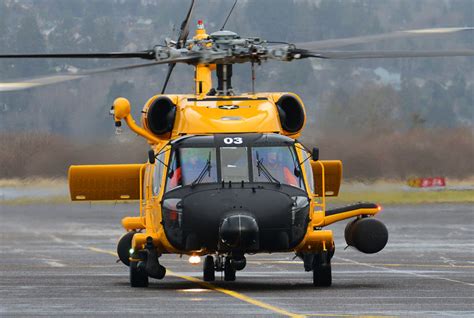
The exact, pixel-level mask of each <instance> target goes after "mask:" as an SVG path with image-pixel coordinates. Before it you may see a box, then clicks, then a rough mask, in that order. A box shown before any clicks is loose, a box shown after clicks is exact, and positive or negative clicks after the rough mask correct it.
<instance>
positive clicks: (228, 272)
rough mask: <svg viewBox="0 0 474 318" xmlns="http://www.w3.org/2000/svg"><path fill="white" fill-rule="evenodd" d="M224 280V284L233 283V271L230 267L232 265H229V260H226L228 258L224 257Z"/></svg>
mask: <svg viewBox="0 0 474 318" xmlns="http://www.w3.org/2000/svg"><path fill="white" fill-rule="evenodd" d="M224 280H225V281H226V282H233V281H235V269H234V268H233V267H232V265H231V263H230V258H228V257H226V259H225V265H224Z"/></svg>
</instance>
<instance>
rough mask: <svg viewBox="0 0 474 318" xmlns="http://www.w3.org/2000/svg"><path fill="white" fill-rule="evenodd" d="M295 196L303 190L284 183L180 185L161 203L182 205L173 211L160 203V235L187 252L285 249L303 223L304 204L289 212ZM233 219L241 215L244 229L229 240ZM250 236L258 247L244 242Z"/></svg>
mask: <svg viewBox="0 0 474 318" xmlns="http://www.w3.org/2000/svg"><path fill="white" fill-rule="evenodd" d="M296 196H300V197H307V195H306V192H305V191H303V190H301V189H299V188H296V187H292V186H287V185H284V184H282V185H276V184H269V183H245V184H235V185H232V186H229V185H227V184H226V185H224V186H223V185H217V184H198V185H196V186H195V187H189V186H185V187H180V188H177V189H175V190H172V191H170V192H168V193H166V194H165V196H164V198H163V202H165V201H166V200H168V199H180V203H181V204H180V206H181V207H182V208H181V211H178V212H176V211H173V210H172V209H171V210H170V209H167V208H166V207H165V204H163V224H164V228H165V234H166V236H167V238H168V240H169V241H170V243H171V244H172V245H173V246H174V247H176V248H177V249H180V250H187V249H186V247H188V250H189V249H192V250H194V249H198V247H199V248H206V249H208V250H210V251H219V252H228V251H232V250H235V249H239V250H240V249H241V248H242V252H251V251H255V249H258V251H270V252H271V251H279V250H287V249H289V248H293V247H295V246H296V245H297V244H298V243H300V242H301V240H302V239H303V237H304V234H305V232H306V228H307V225H308V222H309V207H308V206H306V207H304V208H302V209H300V210H297V211H295V210H294V199H293V198H294V197H296ZM176 214H178V215H176ZM237 215H241V217H240V221H241V222H242V220H245V221H243V222H245V227H246V229H245V230H244V232H245V233H246V234H244V235H243V236H240V241H239V239H238V238H236V237H235V235H236V233H235V229H236V227H235V225H234V224H235V222H237V221H238V220H239V218H237V217H235V216H237ZM226 219H227V221H226ZM224 223H226V224H225V225H224ZM237 228H238V227H237ZM256 233H257V234H256ZM255 235H256V236H257V240H256V241H257V242H258V246H257V245H255V244H250V242H251V241H253V240H254V237H255ZM222 239H225V240H226V242H223V241H222ZM224 243H225V244H224ZM243 243H244V244H243ZM236 244H237V245H236ZM242 244H243V245H242ZM232 246H233V247H232ZM191 247H192V248H191ZM237 247H238V248H237Z"/></svg>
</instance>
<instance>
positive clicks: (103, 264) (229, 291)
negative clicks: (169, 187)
mask: <svg viewBox="0 0 474 318" xmlns="http://www.w3.org/2000/svg"><path fill="white" fill-rule="evenodd" d="M136 211H137V206H136V205H132V204H120V205H115V206H114V205H102V204H92V205H90V204H88V203H77V204H70V205H35V206H33V205H31V206H26V205H16V206H9V205H0V252H1V255H0V256H1V257H0V317H10V316H21V317H24V316H35V317H37V316H48V317H50V316H104V317H110V316H116V317H118V316H151V315H153V316H163V317H213V316H226V317H227V316H235V317H238V316H260V315H266V316H285V315H286V316H293V317H297V316H308V317H311V316H313V317H314V316H317V317H352V316H402V317H407V316H409V317H432V316H440V317H446V316H466V317H473V316H474V205H463V204H436V205H417V206H409V205H407V206H386V207H385V208H384V211H383V212H382V213H381V215H380V217H379V219H381V220H382V221H383V222H384V223H385V224H386V225H387V227H388V229H389V235H390V237H389V242H388V244H387V246H386V248H385V249H384V250H383V251H382V252H380V253H378V254H374V255H365V254H362V253H360V252H358V251H356V250H354V249H352V248H348V249H344V248H345V243H344V237H343V236H344V235H343V231H344V226H345V222H343V223H342V224H337V225H334V226H330V227H329V228H330V229H332V230H333V231H334V236H335V240H336V254H335V256H334V258H333V265H332V269H333V285H332V286H331V287H329V288H315V287H313V285H312V274H311V273H309V272H304V270H303V265H302V264H301V262H299V261H298V260H293V255H292V254H289V253H286V254H271V255H269V254H258V255H252V256H248V265H247V267H246V268H245V270H243V271H242V272H238V273H237V281H235V282H224V281H223V280H221V277H220V275H219V274H217V275H216V278H217V279H216V281H215V282H214V283H212V284H211V285H205V284H203V283H201V282H200V281H198V280H196V279H201V277H202V271H201V265H198V266H192V265H190V264H189V263H188V261H187V257H183V258H180V257H179V256H177V255H167V256H163V257H162V258H161V259H160V260H161V263H162V264H163V265H164V266H166V267H167V268H168V270H169V271H170V274H169V275H167V276H166V277H165V278H164V279H163V280H161V281H158V280H151V281H150V287H149V288H146V289H137V288H131V287H129V283H128V268H127V267H126V266H124V265H122V264H120V263H117V262H116V260H117V257H115V256H114V255H112V254H113V252H114V250H115V246H116V242H117V239H118V238H119V237H120V236H121V234H123V230H122V228H121V227H120V220H121V218H122V217H123V216H125V215H134V214H136V213H137V212H136ZM193 277H194V278H193Z"/></svg>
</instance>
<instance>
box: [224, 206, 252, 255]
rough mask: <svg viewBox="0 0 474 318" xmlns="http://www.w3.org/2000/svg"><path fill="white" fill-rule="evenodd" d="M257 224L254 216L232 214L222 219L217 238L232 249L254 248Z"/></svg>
mask: <svg viewBox="0 0 474 318" xmlns="http://www.w3.org/2000/svg"><path fill="white" fill-rule="evenodd" d="M258 232H259V230H258V224H257V221H256V220H255V218H254V217H252V216H250V215H245V214H234V215H231V216H228V217H226V218H224V219H223V220H222V223H221V225H220V227H219V238H220V240H221V242H222V243H224V244H225V245H227V246H228V247H231V248H234V249H247V248H256V246H255V245H256V244H258Z"/></svg>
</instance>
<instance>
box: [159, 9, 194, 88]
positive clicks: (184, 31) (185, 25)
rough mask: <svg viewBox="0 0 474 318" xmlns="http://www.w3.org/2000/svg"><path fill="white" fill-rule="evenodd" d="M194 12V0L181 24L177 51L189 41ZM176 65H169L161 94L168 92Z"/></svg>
mask: <svg viewBox="0 0 474 318" xmlns="http://www.w3.org/2000/svg"><path fill="white" fill-rule="evenodd" d="M193 10H194V0H192V1H191V6H190V7H189V10H188V14H186V17H185V18H184V21H183V22H182V23H181V28H180V30H179V36H178V40H177V41H176V48H177V49H181V48H182V47H183V46H184V45H185V44H186V40H187V39H188V35H189V18H190V17H191V14H192V13H193ZM175 65H176V63H170V64H168V72H167V73H166V78H165V82H164V83H163V87H162V88H161V94H164V93H165V91H166V86H168V81H169V80H170V77H171V73H173V70H174V67H175Z"/></svg>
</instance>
